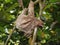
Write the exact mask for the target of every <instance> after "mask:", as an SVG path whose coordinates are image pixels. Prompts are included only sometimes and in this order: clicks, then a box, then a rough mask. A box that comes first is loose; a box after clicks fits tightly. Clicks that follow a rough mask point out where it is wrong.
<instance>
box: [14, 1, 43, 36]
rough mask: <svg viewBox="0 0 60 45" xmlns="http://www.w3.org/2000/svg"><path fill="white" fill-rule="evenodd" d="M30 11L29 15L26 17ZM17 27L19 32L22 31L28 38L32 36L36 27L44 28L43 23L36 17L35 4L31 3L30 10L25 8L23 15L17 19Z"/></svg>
mask: <svg viewBox="0 0 60 45" xmlns="http://www.w3.org/2000/svg"><path fill="white" fill-rule="evenodd" d="M27 11H28V15H26V13H27ZM15 26H16V28H17V29H18V31H22V32H24V33H25V35H26V36H30V35H31V34H32V32H33V30H34V28H35V27H37V26H40V27H42V26H43V21H42V20H38V19H37V18H36V17H35V16H34V2H33V1H30V3H29V6H28V9H27V8H24V9H23V11H22V13H21V14H20V15H19V16H18V17H17V19H16V21H15Z"/></svg>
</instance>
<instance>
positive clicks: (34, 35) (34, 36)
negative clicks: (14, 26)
mask: <svg viewBox="0 0 60 45" xmlns="http://www.w3.org/2000/svg"><path fill="white" fill-rule="evenodd" d="M36 33H37V27H35V29H34V33H33V40H32V43H33V45H35V41H36Z"/></svg>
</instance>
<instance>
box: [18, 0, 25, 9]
mask: <svg viewBox="0 0 60 45" xmlns="http://www.w3.org/2000/svg"><path fill="white" fill-rule="evenodd" d="M18 2H19V6H20V7H22V9H24V5H23V1H22V0H18Z"/></svg>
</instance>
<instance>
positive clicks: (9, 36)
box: [5, 26, 15, 45]
mask: <svg viewBox="0 0 60 45" xmlns="http://www.w3.org/2000/svg"><path fill="white" fill-rule="evenodd" d="M14 30H15V26H14V28H13V30H12V32H11V33H10V35H8V38H7V40H6V42H5V45H8V41H9V39H10V38H11V36H12V33H13V32H14Z"/></svg>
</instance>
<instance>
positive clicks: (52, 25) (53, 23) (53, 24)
mask: <svg viewBox="0 0 60 45" xmlns="http://www.w3.org/2000/svg"><path fill="white" fill-rule="evenodd" d="M56 23H58V21H54V22H52V24H51V26H50V29H49V30H52V29H53V27H54V26H55V24H56Z"/></svg>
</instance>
